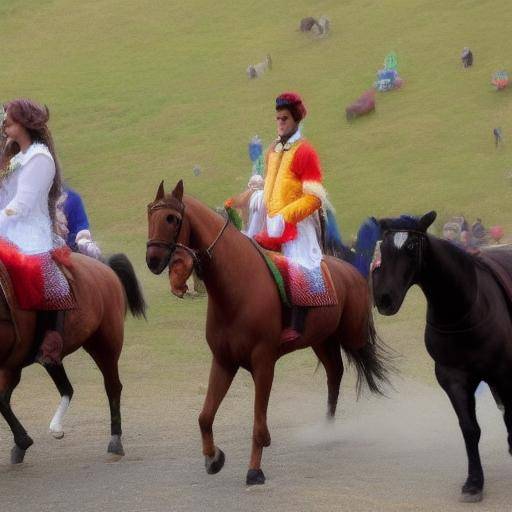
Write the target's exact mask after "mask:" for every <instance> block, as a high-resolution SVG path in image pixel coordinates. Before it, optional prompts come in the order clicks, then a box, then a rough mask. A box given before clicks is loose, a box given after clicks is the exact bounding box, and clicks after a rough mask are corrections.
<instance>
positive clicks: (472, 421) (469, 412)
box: [435, 364, 484, 502]
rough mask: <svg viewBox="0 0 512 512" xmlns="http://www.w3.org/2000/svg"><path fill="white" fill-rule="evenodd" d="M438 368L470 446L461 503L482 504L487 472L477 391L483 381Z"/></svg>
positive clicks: (450, 369)
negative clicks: (480, 446) (480, 445)
mask: <svg viewBox="0 0 512 512" xmlns="http://www.w3.org/2000/svg"><path fill="white" fill-rule="evenodd" d="M435 369H436V377H437V381H438V382H439V384H440V385H441V387H442V388H443V389H444V391H445V392H446V394H447V395H448V398H449V399H450V401H451V403H452V406H453V408H454V409H455V413H456V414H457V417H458V419H459V425H460V429H461V431H462V435H463V437H464V443H465V444H466V453H467V456H468V477H467V480H466V482H465V484H464V485H463V486H462V496H461V501H465V502H475V501H481V500H482V490H483V487H484V472H483V469H482V463H481V462H480V453H479V451H478V442H479V441H480V427H479V425H478V422H477V419H476V411H475V391H476V388H477V386H478V384H479V382H480V381H479V379H475V378H473V377H472V376H471V375H469V374H468V373H466V372H463V371H461V370H457V369H456V368H448V367H444V366H441V365H439V364H436V368H435Z"/></svg>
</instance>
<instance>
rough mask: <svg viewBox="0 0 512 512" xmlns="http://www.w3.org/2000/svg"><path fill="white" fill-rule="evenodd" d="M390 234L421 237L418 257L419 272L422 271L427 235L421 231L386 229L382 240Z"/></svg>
mask: <svg viewBox="0 0 512 512" xmlns="http://www.w3.org/2000/svg"><path fill="white" fill-rule="evenodd" d="M388 233H412V234H414V235H419V236H418V238H419V246H418V251H419V256H418V270H419V271H421V269H422V268H423V249H424V248H425V241H426V239H427V234H426V233H424V232H423V231H419V230H417V229H386V230H384V233H383V234H382V238H384V237H385V236H386V235H387V234H388Z"/></svg>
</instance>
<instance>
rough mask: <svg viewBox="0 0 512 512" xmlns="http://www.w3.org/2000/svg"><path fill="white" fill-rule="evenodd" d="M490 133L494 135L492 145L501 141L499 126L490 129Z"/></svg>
mask: <svg viewBox="0 0 512 512" xmlns="http://www.w3.org/2000/svg"><path fill="white" fill-rule="evenodd" d="M492 134H493V135H494V145H495V146H496V147H498V144H499V143H500V142H501V141H502V139H503V137H502V135H501V128H494V130H493V131H492Z"/></svg>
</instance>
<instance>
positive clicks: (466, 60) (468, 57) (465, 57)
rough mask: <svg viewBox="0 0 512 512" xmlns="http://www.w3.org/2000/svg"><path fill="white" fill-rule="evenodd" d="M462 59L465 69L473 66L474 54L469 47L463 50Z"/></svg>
mask: <svg viewBox="0 0 512 512" xmlns="http://www.w3.org/2000/svg"><path fill="white" fill-rule="evenodd" d="M460 58H461V60H462V65H463V66H464V67H465V68H469V67H471V66H472V65H473V52H472V51H471V50H470V49H469V48H468V47H467V46H466V48H464V50H462V55H461V56H460Z"/></svg>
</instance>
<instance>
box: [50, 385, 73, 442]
mask: <svg viewBox="0 0 512 512" xmlns="http://www.w3.org/2000/svg"><path fill="white" fill-rule="evenodd" d="M68 407H69V396H67V395H64V396H63V397H62V398H61V399H60V402H59V406H58V407H57V411H56V412H55V415H54V416H53V418H52V421H51V422H50V432H51V433H52V434H53V433H55V434H60V433H62V432H63V431H64V429H63V428H62V419H63V418H64V415H65V414H66V411H67V410H68Z"/></svg>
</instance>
